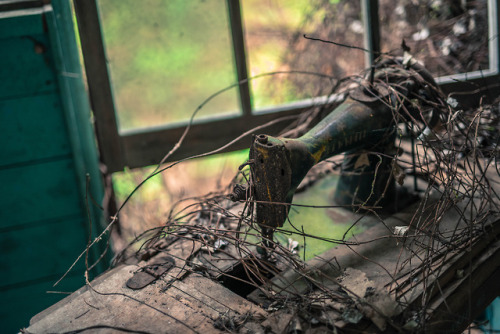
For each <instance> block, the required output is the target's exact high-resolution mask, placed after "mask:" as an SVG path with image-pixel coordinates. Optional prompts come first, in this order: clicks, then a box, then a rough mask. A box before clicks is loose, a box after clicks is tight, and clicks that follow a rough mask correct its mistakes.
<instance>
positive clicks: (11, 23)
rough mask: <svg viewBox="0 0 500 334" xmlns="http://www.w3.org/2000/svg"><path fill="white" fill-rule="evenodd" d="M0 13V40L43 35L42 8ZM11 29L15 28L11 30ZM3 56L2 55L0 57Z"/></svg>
mask: <svg viewBox="0 0 500 334" xmlns="http://www.w3.org/2000/svg"><path fill="white" fill-rule="evenodd" d="M38 5H39V6H40V8H29V9H21V10H12V11H7V12H5V11H2V12H0V39H4V38H11V37H21V36H30V35H35V34H42V33H43V17H42V13H43V8H41V4H38ZM12 27H16V28H15V29H12ZM3 56H4V54H2V57H3Z"/></svg>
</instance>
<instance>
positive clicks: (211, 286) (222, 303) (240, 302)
mask: <svg viewBox="0 0 500 334" xmlns="http://www.w3.org/2000/svg"><path fill="white" fill-rule="evenodd" d="M168 293H169V294H171V295H172V296H182V298H185V299H189V300H192V301H193V303H195V302H196V303H198V304H201V305H202V308H203V310H202V311H203V312H205V313H206V315H207V316H209V317H211V318H212V319H213V320H216V319H217V318H218V317H219V316H220V315H222V314H228V313H231V312H232V313H236V314H240V315H243V314H245V313H247V312H249V313H251V314H253V315H254V316H257V317H264V316H265V315H266V312H265V311H264V310H263V309H262V308H260V307H259V306H257V305H255V304H253V303H251V302H249V301H248V300H246V299H244V298H243V297H240V296H238V295H237V294H235V293H234V292H232V291H230V290H228V289H226V288H225V287H224V286H223V285H221V284H220V283H219V282H216V281H213V280H211V279H209V278H207V277H203V276H200V275H198V274H191V275H189V276H188V277H187V278H186V279H185V280H183V281H177V282H175V283H174V284H173V285H172V288H170V289H169V290H168Z"/></svg>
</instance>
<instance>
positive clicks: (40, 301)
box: [0, 271, 84, 333]
mask: <svg viewBox="0 0 500 334" xmlns="http://www.w3.org/2000/svg"><path fill="white" fill-rule="evenodd" d="M2 272H3V271H2ZM83 282H84V281H83V276H82V275H81V273H78V274H77V275H69V276H68V277H67V278H66V279H65V280H64V281H62V282H61V284H60V286H58V287H56V288H54V287H53V286H52V285H53V284H54V277H50V278H44V279H38V280H36V282H31V284H28V285H18V286H15V287H12V288H10V289H2V290H0V299H1V300H2V302H1V303H0V323H1V324H2V332H3V333H18V332H19V330H20V329H21V328H25V327H28V325H29V321H30V317H31V316H32V315H33V314H36V313H37V312H40V311H42V310H43V309H44V308H46V307H49V306H50V305H52V304H54V303H56V302H58V301H60V300H61V299H63V298H65V297H66V296H67V293H64V294H61V293H47V291H59V292H68V293H70V292H73V291H75V290H76V289H78V288H79V287H80V286H81V285H82V284H83Z"/></svg>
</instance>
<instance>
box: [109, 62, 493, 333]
mask: <svg viewBox="0 0 500 334" xmlns="http://www.w3.org/2000/svg"><path fill="white" fill-rule="evenodd" d="M398 66H401V65H400V64H391V65H389V67H394V68H396V67H398ZM404 70H405V71H409V70H408V69H404ZM410 72H411V70H410ZM367 75H369V73H367ZM362 78H363V76H361V77H351V78H347V79H345V80H341V81H339V82H338V83H337V85H335V86H334V89H333V90H332V93H338V92H341V93H345V92H346V91H348V90H349V89H352V87H353V85H355V86H356V85H360V84H363V81H362V80H361V79H362ZM376 83H377V84H379V85H381V86H385V87H386V88H387V89H390V90H392V91H393V92H394V94H393V95H391V96H392V98H396V99H397V100H399V103H398V104H397V105H398V108H397V109H396V108H394V110H393V111H394V112H393V117H394V120H395V122H397V123H402V124H403V126H399V127H398V128H396V131H398V133H399V135H400V136H399V137H400V138H399V139H398V140H397V145H396V148H397V153H395V154H394V155H392V156H389V157H390V158H391V159H393V161H394V164H395V165H397V166H398V167H397V168H398V173H401V174H402V176H401V178H402V179H401V180H403V179H404V177H405V176H406V177H413V178H415V180H416V181H415V185H417V181H418V189H414V191H417V192H418V193H419V195H420V199H421V200H420V206H419V208H418V209H417V210H416V212H415V214H414V215H413V217H412V218H411V220H410V223H409V226H408V228H409V232H408V234H407V235H406V236H405V238H404V240H403V241H402V242H403V243H404V249H405V250H406V251H408V252H410V253H411V254H412V255H413V258H414V259H417V261H415V263H413V262H412V261H410V260H408V259H406V258H404V257H403V256H401V257H400V258H397V259H394V261H395V262H396V265H395V267H394V269H393V270H391V271H389V270H388V269H386V268H384V265H383V264H377V265H379V266H380V267H381V269H382V270H384V271H386V272H387V274H388V276H389V277H391V280H392V282H391V284H390V288H389V286H387V287H386V288H389V291H391V292H392V293H394V294H395V296H396V297H397V298H398V297H401V298H399V299H397V302H398V303H399V305H400V306H407V305H406V304H407V302H406V298H407V297H406V292H407V291H408V289H411V288H412V287H415V286H416V285H417V284H419V283H422V284H423V285H424V286H425V287H426V290H425V291H434V292H432V295H429V296H426V295H425V294H424V296H423V298H422V300H421V302H420V309H413V310H412V313H411V316H408V317H407V318H406V321H407V320H408V319H409V318H411V317H413V318H414V319H418V321H416V322H417V323H418V326H417V327H415V328H416V329H420V330H422V329H424V328H426V326H428V325H430V324H427V323H426V315H425V310H426V308H428V307H430V302H431V297H432V296H433V295H435V293H440V292H439V291H438V292H435V291H436V290H439V289H441V287H440V286H438V285H436V286H434V285H435V283H434V282H433V280H432V277H435V276H437V275H439V274H440V271H442V270H443V266H444V264H446V262H447V261H448V260H449V259H450V257H452V256H453V255H454V254H456V253H457V252H458V251H460V250H464V249H467V248H470V247H471V244H472V243H473V242H474V240H476V239H477V238H481V237H484V236H485V235H486V234H487V233H488V232H487V229H486V225H488V223H489V222H491V220H492V219H498V214H499V212H500V207H499V198H498V194H497V193H496V191H495V190H494V188H493V187H492V185H491V183H493V182H497V181H495V180H494V179H493V178H494V177H496V176H498V175H499V171H498V167H497V159H498V147H497V146H498V130H499V129H498V124H499V116H500V112H499V107H498V106H499V104H498V102H499V101H498V99H496V100H494V101H492V103H485V102H484V101H481V103H480V105H479V107H478V108H473V109H460V107H457V106H455V105H454V104H455V101H454V100H453V99H451V98H450V96H444V95H443V94H442V93H441V92H440V91H439V90H438V89H437V88H436V87H433V86H431V87H430V93H431V95H432V96H414V97H413V99H414V101H412V106H413V107H414V108H416V109H417V110H418V113H417V114H415V112H410V111H409V110H407V109H406V107H405V104H404V103H403V100H404V99H406V98H407V97H405V96H404V95H403V94H401V93H399V92H398V91H397V89H396V90H394V85H391V83H390V82H389V79H388V78H384V77H378V78H376ZM383 103H386V104H387V105H389V106H391V105H392V104H391V103H392V102H391V101H389V100H383ZM430 110H432V112H433V113H435V114H437V115H438V118H439V124H438V125H437V126H436V125H435V124H433V125H430V124H429V123H428V120H429V119H430V117H429V113H430ZM324 111H325V107H324V106H320V107H316V108H313V109H311V110H310V111H309V112H308V113H304V114H303V115H301V116H300V118H299V120H298V121H297V122H296V123H295V124H292V125H291V126H289V127H288V128H287V129H286V131H285V134H286V135H287V136H290V137H297V136H299V135H301V134H303V133H304V132H305V131H306V130H307V129H308V128H310V127H311V125H312V124H314V122H316V121H317V119H318V117H319V116H320V115H321V114H322V113H323V112H324ZM417 137H418V141H417V140H415V139H416V138H417ZM402 138H404V140H403V139H402ZM411 138H413V140H411V141H410V139H411ZM370 154H375V155H378V156H381V153H380V152H371V153H370ZM322 166H325V165H324V164H323V165H322ZM339 166H340V164H339V163H338V161H337V162H335V161H334V162H332V163H331V164H330V165H329V170H330V171H331V170H337V171H338V169H339ZM167 169H168V168H165V167H159V168H158V169H157V170H155V173H157V172H161V171H165V170H167ZM320 174H323V173H317V174H314V173H311V174H310V175H309V176H308V182H305V183H304V184H305V185H306V186H307V185H308V184H311V183H314V181H315V180H316V179H317V178H318V177H319V175H320ZM252 182H253V181H252V178H251V176H250V173H249V166H248V165H246V166H244V167H243V168H242V169H241V170H240V171H238V173H237V175H236V176H235V178H234V179H233V181H232V182H231V183H230V184H229V185H228V186H227V188H226V189H225V190H224V191H222V192H219V193H211V194H207V195H206V196H203V197H198V198H194V200H195V202H194V203H193V198H191V199H190V201H189V203H190V204H188V205H185V206H183V203H184V201H179V202H178V203H176V204H175V205H174V206H173V207H172V208H171V210H170V211H169V214H168V219H167V221H166V223H165V225H164V226H162V227H159V228H156V229H153V230H148V231H146V232H144V233H143V234H142V235H140V236H138V237H137V238H136V239H135V240H134V241H133V242H132V245H133V244H139V245H140V248H139V250H137V248H134V247H132V246H131V247H128V248H126V249H125V250H124V251H123V252H122V253H120V254H118V255H117V257H116V259H115V263H123V262H126V263H130V262H134V261H135V262H136V263H137V262H139V261H141V260H147V259H148V258H150V257H152V256H154V255H155V254H156V253H158V252H161V251H162V250H164V249H165V242H166V243H167V244H168V243H172V242H176V241H177V240H179V239H183V240H190V241H192V242H193V243H199V244H200V245H201V246H200V248H199V249H200V250H199V253H200V254H206V255H207V256H211V255H212V254H214V253H218V254H224V256H227V257H228V258H230V259H232V260H233V261H234V263H236V264H238V265H240V266H241V268H242V269H243V271H244V273H245V274H244V275H235V274H233V273H232V272H231V271H230V270H228V271H224V270H219V269H218V268H216V267H211V268H208V267H206V266H204V265H202V264H200V263H196V261H194V259H195V255H196V254H192V255H193V256H190V257H189V260H188V261H187V262H186V264H185V265H184V266H183V269H186V270H188V271H190V272H198V273H202V274H204V275H208V276H210V277H213V278H214V279H221V278H224V277H225V278H231V279H235V280H238V281H241V282H245V283H246V284H248V285H251V286H253V287H254V288H255V289H261V290H262V292H263V293H265V294H266V297H267V299H268V300H269V305H267V306H268V309H269V310H278V309H282V308H290V309H292V310H294V312H299V311H300V312H299V313H300V314H301V315H300V316H301V317H302V319H308V320H309V321H312V320H311V319H316V318H318V317H321V316H325V314H328V310H336V311H338V312H341V310H340V309H339V305H340V304H342V303H343V304H344V307H347V309H348V308H349V307H351V308H352V307H354V305H356V304H357V303H359V302H360V301H361V300H364V299H363V296H355V294H354V293H352V291H349V288H348V287H346V286H343V285H342V283H339V282H337V283H338V287H340V289H339V288H337V289H332V288H331V287H330V286H326V285H322V284H321V282H320V281H318V277H321V275H324V274H322V273H320V274H319V276H318V273H311V272H308V271H307V270H305V268H307V265H306V263H305V262H304V261H303V260H302V259H301V258H300V256H298V255H297V254H296V253H295V252H293V250H292V249H289V248H288V247H287V245H283V244H280V243H278V242H273V243H272V245H270V246H268V245H264V244H262V243H261V240H260V233H259V230H258V227H257V226H255V224H254V223H253V221H254V214H255V213H254V208H255V200H254V198H253V194H252V193H251V189H253V187H252ZM401 182H403V181H401ZM236 184H246V185H247V187H248V189H250V191H249V193H248V194H246V198H245V200H242V201H240V203H233V202H232V201H230V200H229V199H228V195H229V194H230V193H231V192H232V190H233V187H234V185H236ZM376 203H377V202H376ZM276 204H277V205H286V204H284V203H276ZM293 205H294V204H292V206H293ZM375 206H376V205H375ZM310 207H315V206H310ZM331 207H334V206H333V205H332V206H331ZM355 209H356V210H358V212H359V209H360V208H359V207H358V208H355ZM363 209H364V211H363V212H364V215H363V217H364V216H366V215H371V216H373V217H375V219H377V220H378V221H379V222H380V223H382V224H383V223H384V217H381V216H379V215H378V214H377V212H376V211H375V210H374V208H373V207H364V208H363ZM450 210H455V212H456V213H457V216H458V221H457V225H456V227H455V229H454V230H453V231H451V232H447V234H446V235H444V234H443V232H442V231H440V230H439V226H440V224H441V222H442V219H443V216H444V215H445V213H446V212H449V211H450ZM360 219H361V218H360ZM357 223H358V221H355V222H353V226H354V225H356V224H357ZM391 232H392V231H391ZM286 233H289V234H292V235H293V236H294V238H305V237H311V238H316V239H320V240H323V241H327V242H331V243H332V246H333V245H345V246H348V247H350V246H354V245H359V244H360V243H359V242H357V241H355V240H349V239H347V232H346V234H345V235H344V238H342V239H340V240H339V239H332V238H328V237H327V236H318V235H310V234H308V233H305V232H304V231H303V230H300V229H298V228H296V229H295V231H287V232H286ZM391 237H395V236H394V235H388V236H387V238H391ZM304 240H305V239H304ZM373 241H375V240H370V241H364V243H370V242H373ZM162 243H163V245H162ZM266 247H268V248H269V249H267V251H265V252H262V248H266ZM353 252H354V253H355V251H354V250H353ZM262 254H272V255H271V256H270V257H269V256H263V255H262ZM358 256H359V257H361V258H363V255H362V254H358ZM324 261H325V263H327V262H328V265H329V266H332V267H337V266H335V265H333V264H331V263H329V261H331V259H324ZM290 269H291V270H293V271H295V273H297V275H299V276H300V277H302V278H305V279H306V280H307V281H308V282H309V283H310V285H311V288H312V287H314V288H315V289H316V290H315V291H316V292H314V293H310V294H307V295H301V294H296V295H293V294H287V295H282V294H279V293H275V294H269V290H266V288H263V287H265V286H266V284H269V283H270V278H271V277H274V276H276V275H279V274H280V273H282V271H283V270H290ZM337 269H340V268H337ZM432 286H434V290H433V289H432V288H431V287H432ZM353 296H354V297H353ZM363 302H364V303H365V304H366V305H367V306H368V307H370V308H371V309H373V311H374V312H375V313H377V312H378V313H381V311H380V310H379V309H378V308H377V306H376V305H370V303H369V302H367V301H366V300H364V301H363ZM332 303H333V304H332ZM346 305H347V306H346ZM354 308H355V307H354ZM318 312H319V313H318ZM318 314H319V316H318ZM315 317H316V318H315ZM413 318H412V319H413ZM384 320H385V321H387V323H388V324H389V325H390V326H392V328H393V329H395V330H398V331H399V330H403V329H402V328H403V325H404V321H403V320H401V319H399V320H397V321H396V320H393V319H390V318H389V317H385V316H384ZM321 321H323V322H324V323H327V324H329V326H334V325H333V324H334V323H335V322H334V321H331V322H329V321H328V320H321ZM398 321H399V322H398ZM401 321H403V322H401Z"/></svg>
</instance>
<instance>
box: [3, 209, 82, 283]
mask: <svg viewBox="0 0 500 334" xmlns="http://www.w3.org/2000/svg"><path fill="white" fill-rule="evenodd" d="M84 224H85V222H84V221H83V218H80V217H73V218H71V219H70V218H68V219H61V220H58V221H54V222H51V223H45V224H40V225H35V226H31V227H29V228H25V229H22V230H12V231H8V232H3V233H0V252H1V254H2V256H1V257H0V272H1V273H2V278H1V280H0V288H2V287H6V286H9V285H12V284H21V283H23V282H30V281H33V280H36V279H39V278H42V277H47V276H52V277H54V281H55V280H56V279H58V278H59V277H60V276H62V274H64V272H65V271H66V270H67V269H68V268H69V267H70V266H71V264H72V263H73V261H74V260H75V259H76V258H77V257H78V255H79V254H80V253H81V252H82V251H84V250H85V246H86V242H87V235H86V228H85V225H84ZM84 268H85V267H84V261H83V259H82V260H81V261H80V262H79V263H78V265H77V266H76V267H75V270H78V271H79V272H80V273H83V270H84ZM23 284H24V283H23Z"/></svg>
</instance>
